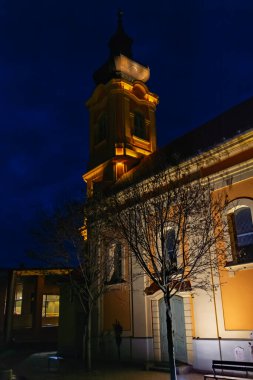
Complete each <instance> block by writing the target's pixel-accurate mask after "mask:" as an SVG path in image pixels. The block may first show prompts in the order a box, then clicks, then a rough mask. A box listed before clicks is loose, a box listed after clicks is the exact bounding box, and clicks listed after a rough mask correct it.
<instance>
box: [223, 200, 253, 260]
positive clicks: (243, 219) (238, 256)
mask: <svg viewBox="0 0 253 380" xmlns="http://www.w3.org/2000/svg"><path fill="white" fill-rule="evenodd" d="M228 221H229V227H230V236H231V243H232V253H233V259H234V261H236V262H238V263H246V262H250V261H252V260H253V223H252V214H251V210H250V208H249V207H247V206H245V207H244V206H243V207H240V208H238V209H236V210H235V211H234V212H233V213H230V214H229V215H228Z"/></svg>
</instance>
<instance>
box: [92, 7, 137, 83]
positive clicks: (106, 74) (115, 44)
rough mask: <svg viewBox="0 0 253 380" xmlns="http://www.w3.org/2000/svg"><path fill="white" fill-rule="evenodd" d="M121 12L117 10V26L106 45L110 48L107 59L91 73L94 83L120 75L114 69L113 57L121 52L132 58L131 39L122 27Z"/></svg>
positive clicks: (106, 80) (104, 81)
mask: <svg viewBox="0 0 253 380" xmlns="http://www.w3.org/2000/svg"><path fill="white" fill-rule="evenodd" d="M122 16H123V12H122V11H121V10H119V11H118V26H117V30H116V32H115V33H114V35H113V36H112V37H111V39H110V40H109V43H108V46H109V49H110V54H109V58H108V59H107V61H106V62H105V63H104V64H103V65H102V66H101V67H100V68H99V69H98V70H96V71H95V73H94V74H93V78H94V81H95V83H96V84H99V83H107V82H108V81H109V80H110V79H112V78H118V77H120V76H121V73H119V72H118V71H117V70H116V66H115V59H116V57H119V56H120V55H121V54H122V55H124V56H125V57H127V58H130V59H131V58H132V43H133V40H132V38H131V37H129V36H128V35H127V34H126V33H125V31H124V28H123V22H122Z"/></svg>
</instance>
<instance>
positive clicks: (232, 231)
mask: <svg viewBox="0 0 253 380" xmlns="http://www.w3.org/2000/svg"><path fill="white" fill-rule="evenodd" d="M243 208H248V209H249V210H250V212H251V219H252V223H253V199H251V198H238V199H236V200H234V201H232V202H231V203H230V204H229V205H228V207H227V210H226V217H227V220H228V227H229V228H228V237H227V238H228V239H229V241H230V252H229V256H230V260H229V261H227V263H226V267H231V266H240V267H241V266H243V267H245V266H249V265H251V264H252V263H253V252H252V254H251V255H252V258H249V259H246V260H243V259H240V257H238V253H239V251H238V248H237V232H236V226H235V220H234V214H235V212H236V211H237V210H239V209H243Z"/></svg>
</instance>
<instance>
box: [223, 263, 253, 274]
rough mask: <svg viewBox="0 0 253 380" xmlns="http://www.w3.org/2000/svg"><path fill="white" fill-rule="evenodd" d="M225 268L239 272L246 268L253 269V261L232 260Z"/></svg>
mask: <svg viewBox="0 0 253 380" xmlns="http://www.w3.org/2000/svg"><path fill="white" fill-rule="evenodd" d="M225 269H227V270H230V271H233V272H237V271H239V270H245V269H253V261H251V262H248V263H237V262H234V261H230V262H228V263H227V264H226V265H225Z"/></svg>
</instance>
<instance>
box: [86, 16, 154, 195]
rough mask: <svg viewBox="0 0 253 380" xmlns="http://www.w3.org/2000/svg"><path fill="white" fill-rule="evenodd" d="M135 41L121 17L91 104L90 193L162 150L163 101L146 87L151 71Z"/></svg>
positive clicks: (98, 72) (110, 42)
mask: <svg viewBox="0 0 253 380" xmlns="http://www.w3.org/2000/svg"><path fill="white" fill-rule="evenodd" d="M132 42H133V41H132V39H131V38H130V37H129V36H128V35H127V34H126V33H125V31H124V28H123V25H122V12H121V11H120V12H119V13H118V26H117V30H116V33H115V34H114V35H113V36H112V37H111V39H110V40H109V49H110V52H109V58H108V60H107V61H106V63H105V64H104V65H102V66H101V67H100V68H99V69H98V70H97V71H96V72H95V73H94V76H93V77H94V80H95V83H96V88H95V90H94V92H93V94H92V96H91V98H90V99H89V100H88V101H87V103H86V106H87V107H88V109H89V112H90V161H89V171H88V172H87V173H86V174H84V176H83V178H84V180H85V181H86V182H87V187H88V193H89V194H92V193H93V191H95V190H96V189H101V188H105V187H106V186H108V185H109V184H112V183H114V182H115V181H117V180H118V179H119V178H120V176H121V175H122V174H124V173H126V172H127V171H129V170H130V169H131V168H132V167H133V166H136V165H138V163H139V162H140V160H141V159H142V157H144V156H147V155H149V154H150V153H152V152H154V151H155V150H156V127H155V109H156V105H157V103H158V96H157V95H155V94H153V93H151V92H150V91H149V89H148V87H147V86H146V84H145V82H147V80H148V79H149V68H148V67H145V66H143V65H141V64H140V63H138V62H136V61H134V60H133V59H132Z"/></svg>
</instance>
